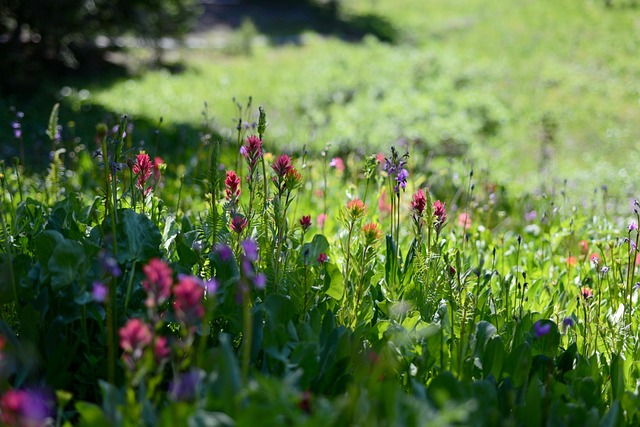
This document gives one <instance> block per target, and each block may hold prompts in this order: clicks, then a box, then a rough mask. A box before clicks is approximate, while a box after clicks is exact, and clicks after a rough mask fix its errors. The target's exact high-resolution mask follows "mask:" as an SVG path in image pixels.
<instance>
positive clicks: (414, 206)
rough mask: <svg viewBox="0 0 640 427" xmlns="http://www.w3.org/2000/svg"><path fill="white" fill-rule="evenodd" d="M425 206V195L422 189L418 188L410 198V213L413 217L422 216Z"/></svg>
mask: <svg viewBox="0 0 640 427" xmlns="http://www.w3.org/2000/svg"><path fill="white" fill-rule="evenodd" d="M426 207H427V196H426V195H425V194H424V191H422V189H419V190H418V191H417V192H416V193H415V194H414V195H413V197H412V198H411V213H412V214H413V216H414V218H420V217H422V214H423V212H424V209H425V208H426Z"/></svg>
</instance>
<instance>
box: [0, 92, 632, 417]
mask: <svg viewBox="0 0 640 427" xmlns="http://www.w3.org/2000/svg"><path fill="white" fill-rule="evenodd" d="M58 115H59V111H58V106H57V105H56V106H55V107H54V108H53V111H52V112H51V116H50V120H49V123H48V126H47V131H46V132H47V135H48V137H49V142H50V145H51V153H52V155H51V158H50V162H49V166H48V168H47V171H46V172H42V173H30V174H27V173H25V171H27V170H29V164H28V159H29V153H28V152H27V150H24V160H22V159H20V158H15V159H14V160H13V161H12V162H7V161H4V162H2V163H1V164H0V185H1V187H0V190H1V192H0V194H1V195H2V200H1V203H0V227H1V230H0V237H1V243H2V252H1V257H0V262H1V268H0V302H1V303H2V320H1V321H0V337H1V339H0V387H1V397H0V417H1V419H2V422H3V423H4V424H5V425H9V426H26V425H28V426H50V425H55V426H68V425H80V426H112V425H115V426H137V425H148V426H155V425H159V426H163V425H167V426H169V425H171V426H173V425H189V426H212V425H218V426H232V425H250V424H256V423H257V424H259V425H323V426H326V425H389V426H398V425H409V426H412V425H433V426H443V425H473V426H496V425H504V426H511V425H517V426H541V425H550V426H563V425H567V426H574V425H582V426H617V425H637V424H638V423H640V413H639V410H638V408H640V405H639V403H640V397H639V396H638V392H637V384H638V380H639V378H640V366H639V365H638V361H637V357H636V355H637V354H638V343H639V340H638V333H639V332H638V323H639V322H638V311H637V308H636V307H637V303H638V287H639V285H638V282H637V280H638V279H637V275H638V274H637V273H638V267H637V264H638V262H639V261H640V256H639V253H638V249H637V246H638V240H639V233H638V222H639V221H640V218H639V216H640V204H639V203H638V202H637V201H633V203H632V205H631V207H630V209H629V211H628V213H627V215H626V216H625V215H617V216H613V215H608V214H607V213H606V212H607V211H606V209H604V208H603V207H602V206H600V205H597V204H594V205H593V206H592V207H591V208H588V207H585V205H574V204H572V202H571V201H570V200H569V199H568V197H567V194H566V193H565V192H563V191H554V190H553V189H552V190H551V191H549V192H546V193H545V192H538V193H532V194H530V195H526V196H516V195H514V194H510V193H509V192H508V191H507V190H506V189H505V188H504V187H503V186H502V185H501V184H500V183H499V182H496V181H494V180H493V178H492V176H491V174H490V172H489V171H487V170H473V169H471V168H470V166H469V164H468V163H465V162H438V161H437V159H432V158H430V157H428V156H425V153H424V152H422V151H420V150H418V149H415V147H412V146H410V145H408V144H405V145H404V146H402V144H400V145H398V146H389V147H388V150H386V151H384V152H374V153H359V152H356V151H354V152H351V153H350V154H348V155H346V156H343V157H340V156H333V154H332V148H331V147H330V146H327V147H325V149H324V150H322V151H320V152H317V153H315V154H313V153H309V152H307V151H306V150H305V149H304V148H303V149H301V150H298V151H296V152H282V151H280V150H279V149H278V148H277V146H276V144H274V143H273V141H272V140H271V139H270V136H269V129H270V127H271V123H270V121H269V120H268V119H267V112H266V111H265V110H264V109H262V108H259V109H256V110H251V111H248V114H247V117H249V118H250V120H249V121H243V119H240V121H239V125H238V127H237V137H236V138H232V139H230V140H225V139H221V138H219V137H217V136H216V135H215V133H213V132H212V131H211V128H210V127H208V126H206V122H205V125H204V126H203V128H202V131H201V133H200V140H199V146H198V149H197V150H196V154H195V155H194V157H193V158H192V159H191V160H190V161H189V162H187V163H186V166H185V165H178V164H173V163H172V161H171V158H170V156H168V155H165V153H163V152H162V151H160V150H153V149H149V148H145V149H141V147H140V145H139V144H138V141H137V140H136V134H135V128H134V127H132V126H131V125H130V120H131V119H130V118H127V117H125V116H123V117H122V118H121V120H120V121H119V122H118V123H116V124H107V123H98V124H97V125H96V127H95V129H96V130H95V135H93V136H92V137H91V138H87V139H86V140H87V141H91V142H87V145H86V146H84V147H83V149H80V150H77V151H76V152H75V154H76V155H74V156H71V155H69V152H68V151H67V150H66V149H65V147H67V141H65V135H67V134H66V132H65V131H64V129H62V127H61V126H60V125H59V117H58ZM251 118H253V119H251ZM13 129H14V130H15V132H16V133H18V132H20V124H19V122H18V121H16V122H15V124H14V126H13ZM20 136H21V135H16V138H18V137H20ZM91 144H95V146H92V145H91ZM594 203H595V202H594ZM598 203H599V202H598ZM603 203H605V204H606V201H603Z"/></svg>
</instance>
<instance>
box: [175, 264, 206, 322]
mask: <svg viewBox="0 0 640 427" xmlns="http://www.w3.org/2000/svg"><path fill="white" fill-rule="evenodd" d="M173 296H174V297H175V302H174V304H173V308H174V310H175V313H176V317H177V318H178V321H180V323H182V324H184V325H191V326H193V325H196V324H197V323H199V321H200V319H202V316H204V307H203V306H202V297H203V296H204V288H203V287H202V286H200V280H199V279H198V278H196V277H193V276H182V277H181V278H180V281H179V282H178V284H177V285H176V286H174V288H173Z"/></svg>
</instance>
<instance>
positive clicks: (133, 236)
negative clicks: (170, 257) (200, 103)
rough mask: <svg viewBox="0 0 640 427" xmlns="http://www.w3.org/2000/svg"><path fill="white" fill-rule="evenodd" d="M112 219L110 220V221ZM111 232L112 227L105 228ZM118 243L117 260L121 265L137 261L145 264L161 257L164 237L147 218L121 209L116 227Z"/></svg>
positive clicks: (129, 210)
mask: <svg viewBox="0 0 640 427" xmlns="http://www.w3.org/2000/svg"><path fill="white" fill-rule="evenodd" d="M109 221H110V218H108V221H107V222H109ZM105 230H110V225H107V226H106V227H105ZM116 239H117V242H118V254H117V259H118V262H119V263H120V264H126V263H127V262H133V261H137V262H138V263H139V264H145V263H146V262H147V261H148V260H149V259H151V258H154V257H160V255H161V253H160V244H161V243H162V235H161V234H160V230H159V229H158V227H157V226H156V225H155V224H154V223H153V222H152V221H151V220H150V219H149V218H148V217H147V216H146V215H142V214H139V213H136V212H134V211H132V210H131V209H120V210H119V211H118V224H117V227H116Z"/></svg>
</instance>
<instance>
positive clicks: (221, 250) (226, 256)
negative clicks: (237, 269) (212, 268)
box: [216, 244, 233, 262]
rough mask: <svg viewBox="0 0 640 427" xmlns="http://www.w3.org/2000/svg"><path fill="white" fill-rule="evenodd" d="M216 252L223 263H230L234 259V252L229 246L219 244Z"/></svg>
mask: <svg viewBox="0 0 640 427" xmlns="http://www.w3.org/2000/svg"><path fill="white" fill-rule="evenodd" d="M216 252H217V253H218V256H219V257H220V260H221V261H223V262H226V261H229V260H230V259H231V258H232V257H233V251H232V250H231V248H230V247H229V246H227V245H222V244H219V245H217V246H216Z"/></svg>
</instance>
